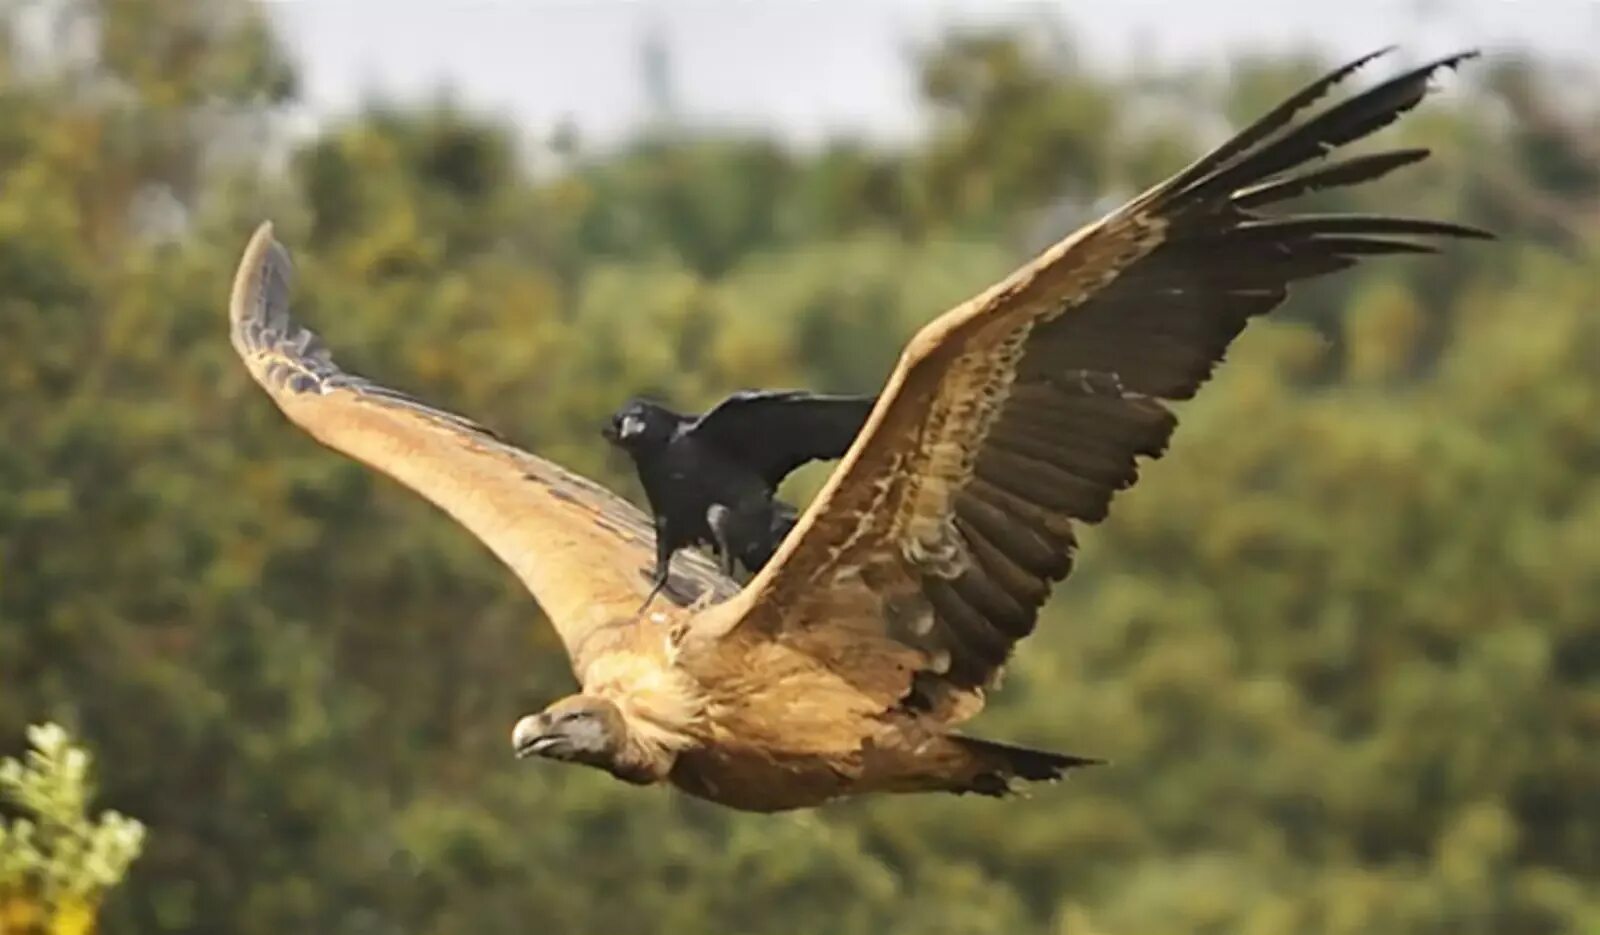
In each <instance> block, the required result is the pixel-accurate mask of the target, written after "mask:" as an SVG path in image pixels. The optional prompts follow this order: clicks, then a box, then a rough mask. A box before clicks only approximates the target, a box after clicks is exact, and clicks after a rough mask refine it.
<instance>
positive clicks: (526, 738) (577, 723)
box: [511, 695, 628, 778]
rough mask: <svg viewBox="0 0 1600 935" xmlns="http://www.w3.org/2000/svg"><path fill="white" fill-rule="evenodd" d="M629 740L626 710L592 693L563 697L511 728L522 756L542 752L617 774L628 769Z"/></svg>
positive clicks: (512, 741)
mask: <svg viewBox="0 0 1600 935" xmlns="http://www.w3.org/2000/svg"><path fill="white" fill-rule="evenodd" d="M627 740H628V727H627V724H626V723H624V722H623V720H622V712H621V711H618V710H617V706H616V705H614V704H612V703H611V702H609V701H607V700H605V699H604V698H596V697H594V696H592V695H572V696H570V697H567V698H563V699H561V700H560V701H558V702H556V703H555V704H553V705H551V706H550V707H548V708H545V709H544V710H543V711H541V712H539V713H538V714H530V715H528V716H527V717H525V718H523V719H522V720H520V721H518V722H517V726H516V727H515V728H513V729H512V731H511V746H512V749H514V750H515V751H516V754H517V758H518V759H525V758H527V757H530V756H541V757H544V758H545V759H549V760H560V761H562V762H565V763H582V764H583V765H585V766H594V767H598V768H599V769H603V770H606V771H607V772H609V773H612V774H614V775H620V774H621V773H623V772H627V769H626V764H624V763H623V762H622V761H623V758H624V757H623V754H624V751H625V750H626V747H627ZM623 778H626V777H623Z"/></svg>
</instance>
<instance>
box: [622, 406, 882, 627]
mask: <svg viewBox="0 0 1600 935" xmlns="http://www.w3.org/2000/svg"><path fill="white" fill-rule="evenodd" d="M875 401H876V400H874V399H873V397H871V396H822V395H818V394H816V393H808V392H805V391H804V390H745V391H742V392H738V393H734V394H733V395H732V396H729V397H728V398H727V399H724V400H723V401H722V402H720V403H718V404H717V405H715V406H713V407H712V408H711V409H710V411H708V412H706V413H705V414H704V415H701V416H698V417H696V416H688V415H684V414H682V413H678V412H673V411H672V410H671V409H668V408H667V407H666V406H663V405H661V404H659V403H654V402H651V401H650V400H647V399H631V400H629V401H628V402H627V403H626V404H625V405H624V406H623V407H622V408H621V409H618V410H617V411H616V412H615V413H613V414H612V416H611V420H610V422H608V423H607V424H606V427H605V428H604V429H602V430H601V434H602V435H604V436H605V439H606V440H607V441H609V442H611V443H612V444H613V445H616V446H617V447H618V448H621V449H622V450H623V451H625V452H627V453H628V456H629V457H630V458H632V459H633V466H634V468H635V469H636V470H637V471H638V474H639V482H640V483H641V484H642V485H643V486H644V493H645V498H646V499H648V500H649V501H650V512H651V513H653V514H655V530H656V570H655V575H654V584H653V587H652V589H651V591H650V595H649V597H647V598H645V605H646V606H648V605H649V603H650V601H651V600H653V599H654V598H655V596H656V594H657V593H658V592H659V591H660V589H661V588H662V587H663V586H664V585H665V584H666V582H667V569H668V568H669V567H670V565H671V564H672V556H673V555H674V554H675V553H676V552H677V551H678V550H679V549H681V548H683V547H684V546H687V545H693V544H695V543H706V544H712V545H715V546H716V549H717V553H718V555H719V556H720V557H721V558H722V573H723V574H725V575H732V574H733V562H734V559H738V560H739V562H740V564H742V565H744V567H745V570H747V571H749V572H752V573H754V572H758V571H760V570H761V569H762V567H763V566H765V565H766V564H767V560H768V559H770V558H772V553H773V552H775V551H777V548H778V543H780V542H782V541H783V538H784V536H787V535H788V534H789V530H791V529H793V528H794V525H795V522H796V521H797V520H798V519H799V513H797V512H796V511H795V509H794V507H792V506H790V505H789V504H787V503H784V502H782V501H780V500H776V499H774V495H775V494H776V493H777V490H778V485H779V484H781V483H782V482H783V479H784V478H785V477H787V476H789V473H790V472H791V471H793V470H794V469H795V468H797V467H800V466H801V465H802V464H805V463H806V462H808V461H819V460H825V459H833V458H838V457H841V456H843V455H844V453H845V449H847V448H849V447H850V443H851V442H852V441H854V440H855V437H856V435H857V434H859V433H860V432H861V426H862V425H864V424H865V423H866V421H867V416H868V415H869V414H870V413H871V412H872V405H873V403H874V402H875Z"/></svg>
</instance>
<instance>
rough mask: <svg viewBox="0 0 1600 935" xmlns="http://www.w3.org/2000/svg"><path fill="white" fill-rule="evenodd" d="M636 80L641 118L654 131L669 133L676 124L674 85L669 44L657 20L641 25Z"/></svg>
mask: <svg viewBox="0 0 1600 935" xmlns="http://www.w3.org/2000/svg"><path fill="white" fill-rule="evenodd" d="M639 80H640V84H641V85H642V91H643V97H644V105H645V120H646V123H647V124H648V126H649V127H650V128H651V129H652V130H655V131H657V132H663V133H670V132H671V131H673V130H675V129H676V128H677V126H678V89H677V86H676V84H675V82H674V80H673V74H672V48H671V46H670V45H669V44H668V42H667V34H666V30H665V29H663V28H662V24H661V23H660V22H659V21H656V20H652V21H651V22H650V23H649V24H648V25H646V26H645V30H644V36H643V38H642V39H641V40H640V42H639Z"/></svg>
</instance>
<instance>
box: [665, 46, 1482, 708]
mask: <svg viewBox="0 0 1600 935" xmlns="http://www.w3.org/2000/svg"><path fill="white" fill-rule="evenodd" d="M1471 54H1472V53H1467V54H1465V55H1455V56H1451V57H1449V58H1445V59H1441V60H1439V61H1436V62H1433V63H1431V64H1428V65H1425V66H1423V67H1421V68H1417V69H1415V70H1413V71H1409V72H1407V73H1405V74H1402V75H1400V76H1398V77H1396V78H1393V79H1391V80H1389V81H1386V82H1384V83H1382V84H1380V85H1377V86H1376V87H1373V88H1371V89H1370V90H1367V91H1365V92H1364V93H1360V94H1357V95H1355V96H1353V97H1351V98H1349V99H1347V100H1344V101H1342V102H1340V103H1337V104H1334V105H1331V106H1328V107H1326V108H1324V109H1322V110H1321V111H1320V112H1319V113H1316V114H1315V115H1311V116H1307V115H1305V114H1304V111H1305V110H1306V109H1307V108H1308V107H1309V106H1310V105H1311V104H1312V103H1313V102H1315V101H1316V100H1317V99H1319V98H1321V97H1322V96H1323V95H1324V94H1325V93H1326V92H1327V91H1328V90H1329V89H1330V88H1331V87H1332V86H1333V85H1334V84H1336V83H1337V82H1338V81H1339V80H1340V79H1342V78H1344V77H1346V76H1347V75H1348V74H1350V72H1352V71H1354V70H1355V69H1356V68H1357V67H1358V66H1360V65H1362V64H1364V63H1365V62H1366V61H1368V60H1369V59H1371V58H1372V57H1373V56H1367V57H1366V58H1364V59H1362V60H1360V61H1357V62H1354V63H1352V64H1350V65H1347V66H1345V67H1343V68H1340V69H1338V70H1337V71H1335V72H1333V73H1332V74H1329V75H1327V76H1326V77H1324V78H1322V79H1321V80H1319V81H1317V82H1315V83H1313V84H1312V85H1310V86H1309V87H1307V88H1305V89H1304V90H1302V91H1301V92H1299V93H1298V94H1296V95H1294V96H1293V97H1291V98H1290V99H1289V100H1287V101H1285V102H1284V103H1283V104H1282V105H1280V106H1279V107H1278V108H1276V109H1275V110H1273V111H1272V112H1271V113H1269V114H1268V115H1266V116H1265V117H1263V118H1262V119H1261V120H1259V121H1257V122H1256V123H1254V124H1253V125H1251V126H1250V127H1248V128H1246V129H1245V130H1244V131H1243V132H1241V133H1239V134H1238V135H1237V136H1235V137H1233V138H1232V139H1231V140H1229V141H1228V142H1226V143H1224V144H1223V145H1222V146H1220V147H1219V148H1217V149H1216V150H1214V151H1213V152H1211V153H1210V154H1208V155H1206V156H1204V157H1202V158H1201V159H1199V160H1198V161H1196V162H1195V163H1194V164H1192V165H1191V166H1189V167H1188V168H1186V169H1184V170H1183V171H1181V172H1180V173H1178V174H1177V175H1176V176H1174V177H1172V178H1171V179H1168V180H1167V181H1165V182H1163V183H1161V184H1160V185H1157V186H1156V187H1155V188H1153V189H1151V190H1150V191H1148V192H1146V193H1145V194H1143V195H1141V196H1139V197H1138V198H1136V199H1134V200H1133V201H1132V202H1131V203H1129V204H1128V205H1126V206H1125V207H1123V208H1121V209H1119V210H1117V211H1115V212H1113V213H1112V214H1111V215H1109V216H1108V217H1106V218H1105V219H1104V220H1101V221H1099V222H1097V223H1095V224H1092V225H1089V226H1088V227H1085V228H1084V229H1082V230H1079V231H1078V232H1077V233H1074V234H1072V235H1071V236H1069V237H1067V238H1066V239H1065V240H1063V241H1061V242H1059V243H1057V244H1056V245H1055V246H1053V247H1051V248H1049V249H1048V250H1046V251H1045V252H1044V253H1043V254H1042V255H1041V256H1040V257H1039V258H1037V259H1036V260H1034V261H1033V262H1032V263H1029V264H1028V265H1027V266H1024V267H1023V268H1021V269H1020V270H1018V271H1017V272H1015V273H1014V274H1012V275H1011V276H1010V277H1008V278H1007V279H1005V280H1004V281H1002V282H1000V283H998V284H997V285H995V286H993V287H992V288H990V289H988V290H987V291H985V292H984V293H983V294H981V295H979V296H977V297H975V298H973V299H971V300H969V301H968V302H966V303H964V304H963V305H961V306H959V307H957V308H955V309H954V310H952V311H950V312H948V313H947V314H945V315H943V316H941V317H940V318H938V319H937V320H935V321H933V322H932V323H930V324H929V325H928V326H927V327H925V328H924V329H923V330H922V331H921V332H920V333H919V334H917V336H916V337H915V338H914V339H913V340H912V341H911V343H910V345H909V346H908V347H907V348H906V350H905V352H904V354H903V355H902V356H901V359H900V362H899V365H898V366H897V367H896V369H895V371H894V373H893V374H892V375H891V376H890V378H889V382H888V384H887V386H886V387H885V389H884V392H883V394H882V396H881V397H880V400H879V402H878V405H877V407H876V408H875V409H874V410H873V413H872V415H871V417H870V419H869V420H868V422H867V426H866V428H865V430H864V431H863V432H862V434H861V435H860V437H858V438H857V439H856V442H855V444H854V445H853V446H852V447H851V449H850V451H849V453H848V454H846V456H845V457H844V459H843V461H842V462H841V464H840V466H839V468H838V470H837V471H835V473H834V475H833V476H832V477H831V478H830V479H829V481H828V483H827V484H826V485H825V486H824V487H823V489H822V491H821V492H820V493H819V494H818V496H817V498H816V499H815V500H814V501H813V503H812V505H811V507H810V509H808V510H807V511H806V514H805V516H804V517H802V519H801V521H800V525H799V527H798V528H797V529H796V531H795V532H794V533H793V534H791V535H790V536H789V538H788V540H787V541H786V543H785V545H784V547H783V548H782V549H781V550H780V551H779V552H778V554H777V555H776V556H775V557H774V558H773V560H772V562H771V563H769V564H768V565H767V567H766V568H765V569H764V570H763V572H762V573H761V574H760V575H758V576H757V577H756V578H755V579H754V580H753V581H752V582H751V583H750V584H749V585H748V586H747V588H746V589H745V591H744V592H742V593H741V594H740V595H739V596H738V597H736V598H734V599H733V600H732V601H729V602H728V603H726V604H723V605H721V606H720V607H717V608H714V609H713V612H711V613H708V614H707V615H706V617H705V618H704V620H703V627H698V628H697V633H698V634H699V635H700V636H701V637H702V638H703V639H704V640H705V642H702V643H701V644H700V645H702V646H706V647H708V649H709V650H710V653H711V654H710V655H707V656H706V657H705V658H706V659H707V661H708V663H709V662H710V661H711V660H712V659H713V658H714V657H715V654H716V648H717V647H721V646H733V645H740V644H743V645H748V641H749V640H751V639H757V640H775V641H778V642H781V643H782V644H784V645H786V646H789V647H791V648H796V649H799V650H801V651H803V652H805V653H807V654H809V655H811V656H813V657H815V658H817V659H819V660H821V661H822V662H823V663H824V664H826V665H827V666H828V667H830V668H831V669H832V670H834V671H835V672H836V673H837V674H839V675H840V676H841V677H843V678H845V679H847V680H849V681H850V682H851V683H853V684H854V685H855V686H856V688H857V689H859V690H861V691H863V692H865V693H866V694H867V695H868V696H869V697H871V698H873V699H875V700H876V702H877V703H881V704H883V705H885V706H894V705H899V704H909V705H912V706H919V707H923V708H926V709H928V710H931V711H933V712H934V713H935V714H936V715H939V716H942V717H945V718H947V719H950V720H956V719H959V718H960V717H963V716H966V715H970V714H971V713H973V712H975V711H976V710H977V709H978V708H979V707H981V703H982V691H983V687H984V686H985V685H986V684H987V683H989V682H990V681H991V680H992V678H993V677H994V676H995V675H996V674H997V673H998V671H999V669H1000V667H1001V666H1002V665H1003V663H1004V662H1005V661H1006V659H1007V658H1008V656H1009V654H1010V652H1011V648H1012V645H1013V644H1014V643H1015V642H1016V641H1017V640H1019V639H1021V638H1022V637H1024V636H1026V635H1028V633H1030V632H1031V631H1032V630H1033V627H1034V624H1035V620H1036V617H1037V615H1038V610H1039V607H1040V605H1041V604H1042V603H1043V602H1044V600H1045V598H1046V596H1047V595H1048V594H1049V593H1050V589H1051V587H1052V584H1053V583H1054V582H1056V581H1059V580H1061V579H1063V578H1065V577H1066V575H1067V573H1068V572H1069V571H1070V569H1071V567H1072V555H1073V549H1074V547H1075V541H1074V533H1075V529H1076V527H1077V525H1078V524H1079V523H1095V522H1098V521H1100V520H1101V519H1103V518H1104V517H1105V515H1106V510H1107V506H1108V505H1109V504H1110V502H1111V498H1112V496H1113V495H1114V494H1115V493H1116V492H1117V491H1119V490H1121V489H1123V488H1125V487H1128V486H1129V485H1131V484H1132V483H1133V482H1134V480H1135V478H1136V477H1137V476H1138V464H1137V459H1138V458H1140V457H1147V458H1153V457H1156V456H1158V455H1160V454H1161V453H1162V452H1163V451H1164V450H1165V448H1166V446H1167V439H1168V436H1169V435H1170V434H1171V433H1172V430H1173V427H1174V426H1175V424H1176V420H1175V419H1174V417H1173V415H1172V413H1171V411H1170V410H1169V409H1168V406H1167V401H1168V400H1179V399H1186V398H1188V397H1190V396H1192V395H1193V394H1194V392H1195V391H1196V389H1198V388H1199V386H1200V385H1201V383H1203V382H1204V381H1205V380H1206V378H1207V377H1208V376H1209V375H1210V374H1211V371H1212V369H1213V368H1214V367H1215V366H1216V365H1217V363H1218V362H1219V361H1220V360H1221V359H1222V356H1223V353H1224V351H1225V350H1226V348H1227V346H1228V344H1229V343H1230V342H1231V341H1232V340H1233V338H1234V337H1235V336H1236V335H1238V334H1239V332H1240V331H1241V330H1242V329H1243V328H1244V325H1245V322H1246V321H1247V320H1248V319H1249V318H1250V317H1252V316H1255V315H1260V314H1262V313H1264V312H1267V311H1269V310H1271V309H1272V308H1274V307H1275V306H1277V305H1278V304H1279V303H1281V302H1282V301H1283V299H1284V296H1285V295H1286V293H1287V288H1288V285H1289V284H1290V283H1291V282H1294V281H1296V280H1300V279H1307V278H1310V277H1313V276H1319V275H1323V274H1326V273H1331V272H1334V271H1336V270H1341V269H1344V268H1346V267H1349V266H1352V265H1354V264H1355V263H1356V262H1358V261H1359V260H1361V259H1363V258H1365V257H1369V256H1378V255H1383V254H1409V253H1425V252H1431V249H1432V248H1431V247H1429V246H1428V245H1427V243H1426V242H1425V241H1427V240H1428V239H1431V238H1435V237H1484V236H1487V235H1486V234H1484V233H1483V232H1481V231H1477V230H1474V229H1470V228H1466V227H1461V226H1457V225H1453V224H1444V223H1438V222H1434V221H1424V220H1412V219H1407V218H1398V217H1385V216H1372V215H1309V214H1298V215H1296V214H1290V215H1286V216H1265V215H1261V214H1257V213H1255V209H1257V208H1263V207H1267V206H1270V205H1274V204H1276V203H1278V202H1281V201H1283V200H1285V199H1288V198H1291V197H1293V196H1296V195H1299V194H1301V193H1303V192H1307V191H1313V190H1317V189H1323V188H1332V187H1336V186H1343V185H1351V184H1355V183H1359V182H1364V181H1368V180H1371V179H1375V178H1377V177H1379V176H1381V175H1384V174H1385V173H1387V172H1389V171H1391V170H1393V169H1395V168H1397V167H1399V166H1402V165H1405V164H1407V163H1411V162H1415V161H1417V160H1418V159H1420V158H1422V157H1423V156H1424V155H1426V153H1425V152H1424V151H1420V150H1396V151H1391V152H1383V153H1378V154H1374V155H1364V156H1353V157H1348V158H1343V159H1338V160H1329V159H1328V158H1327V157H1329V156H1330V154H1331V153H1332V152H1333V151H1334V150H1336V149H1337V148H1338V147H1340V146H1342V145H1344V144H1346V143H1349V142H1351V141H1353V140H1356V139H1359V138H1361V137H1364V136H1366V135H1368V134H1369V133H1372V132H1373V131H1375V130H1378V129H1379V128H1381V127H1383V126H1385V125H1387V124H1389V123H1390V122H1392V121H1393V120H1395V119H1396V118H1397V117H1398V116H1399V115H1400V114H1402V113H1404V112H1405V111H1407V110H1410V109H1411V108H1412V107H1413V106H1415V105H1416V104H1417V102H1418V101H1420V100H1421V99H1422V97H1423V95H1424V94H1425V93H1426V91H1427V83H1428V80H1429V77H1430V76H1431V75H1432V74H1433V73H1434V72H1436V71H1438V70H1440V69H1442V68H1446V67H1450V66H1453V65H1455V64H1457V63H1458V62H1460V61H1461V60H1462V59H1463V58H1466V57H1469V56H1470V55H1471ZM730 640H731V641H733V642H729V641H730Z"/></svg>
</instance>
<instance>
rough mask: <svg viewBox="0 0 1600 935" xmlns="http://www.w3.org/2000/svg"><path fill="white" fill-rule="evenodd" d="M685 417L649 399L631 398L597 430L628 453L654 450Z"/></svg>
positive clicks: (676, 428) (668, 438)
mask: <svg viewBox="0 0 1600 935" xmlns="http://www.w3.org/2000/svg"><path fill="white" fill-rule="evenodd" d="M684 421H685V420H684V417H683V416H681V415H678V414H677V413H676V412H673V411H672V410H671V409H668V408H667V407H665V406H662V405H659V404H657V403H653V402H651V401H649V400H648V399H630V400H628V403H627V405H625V406H623V407H622V408H621V409H618V410H617V411H616V412H614V413H612V414H611V421H610V422H608V423H606V426H605V427H604V428H602V429H601V430H600V434H601V435H604V436H605V439H606V441H608V442H610V443H611V444H613V445H616V446H617V447H618V448H621V449H623V450H624V451H627V452H628V453H629V454H641V453H644V452H648V451H654V450H656V449H658V448H660V447H662V446H663V445H665V444H666V443H667V442H669V441H671V440H672V435H673V433H674V432H676V431H677V430H678V426H679V425H681V424H682V423H683V422H684Z"/></svg>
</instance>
